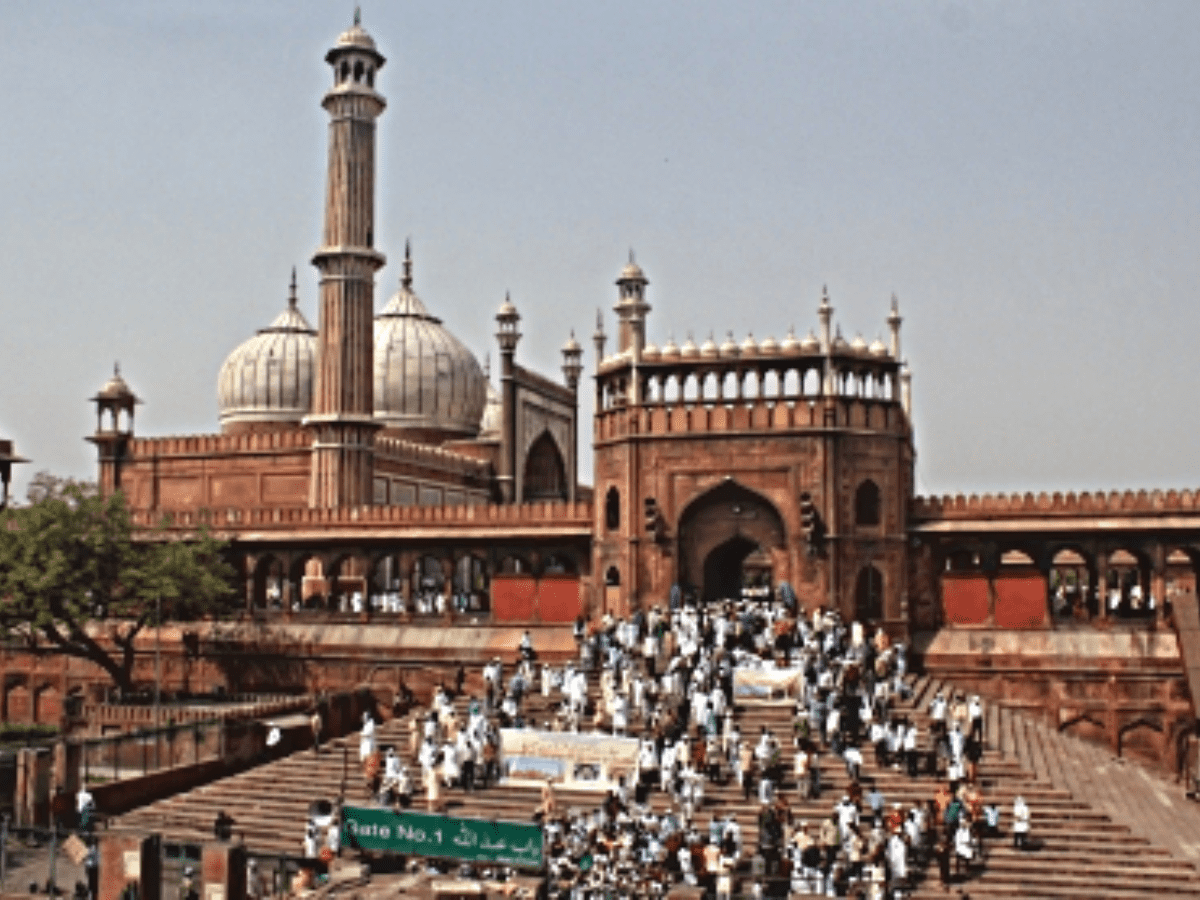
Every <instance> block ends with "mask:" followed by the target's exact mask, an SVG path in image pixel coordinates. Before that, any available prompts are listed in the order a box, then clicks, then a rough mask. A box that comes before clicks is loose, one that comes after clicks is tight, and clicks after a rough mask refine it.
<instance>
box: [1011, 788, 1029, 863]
mask: <svg viewBox="0 0 1200 900" xmlns="http://www.w3.org/2000/svg"><path fill="white" fill-rule="evenodd" d="M1031 818H1032V816H1031V815H1030V813H1029V806H1028V804H1026V803H1025V798H1024V797H1017V799H1016V800H1014V801H1013V846H1014V847H1016V848H1017V849H1018V850H1024V849H1025V847H1026V845H1027V843H1028V841H1029V820H1030V819H1031Z"/></svg>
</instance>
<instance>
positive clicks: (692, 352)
mask: <svg viewBox="0 0 1200 900" xmlns="http://www.w3.org/2000/svg"><path fill="white" fill-rule="evenodd" d="M679 355H680V356H682V357H683V358H684V359H695V358H696V357H697V356H699V355H700V351H699V350H698V349H696V342H695V341H693V340H692V336H691V335H690V334H689V335H688V336H687V340H686V341H684V342H683V346H682V347H681V348H680V350H679Z"/></svg>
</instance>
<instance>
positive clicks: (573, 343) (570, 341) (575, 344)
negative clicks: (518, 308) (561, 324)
mask: <svg viewBox="0 0 1200 900" xmlns="http://www.w3.org/2000/svg"><path fill="white" fill-rule="evenodd" d="M510 305H511V304H510ZM562 352H563V353H582V352H583V348H582V347H580V346H579V341H577V340H575V332H573V331H572V332H571V336H570V337H569V338H567V342H566V343H565V344H563V346H562Z"/></svg>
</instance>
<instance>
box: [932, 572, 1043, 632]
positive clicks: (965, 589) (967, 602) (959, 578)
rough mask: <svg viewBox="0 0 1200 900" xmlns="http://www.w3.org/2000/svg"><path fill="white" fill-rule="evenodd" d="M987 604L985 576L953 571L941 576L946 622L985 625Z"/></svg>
mask: <svg viewBox="0 0 1200 900" xmlns="http://www.w3.org/2000/svg"><path fill="white" fill-rule="evenodd" d="M1043 596H1044V595H1043ZM988 606H989V598H988V581H987V578H986V577H984V576H982V575H975V574H959V573H954V572H947V573H946V574H945V575H943V576H942V614H943V615H944V616H945V619H946V622H947V623H948V624H950V625H986V624H987V621H988Z"/></svg>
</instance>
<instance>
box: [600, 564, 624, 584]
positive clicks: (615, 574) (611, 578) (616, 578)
mask: <svg viewBox="0 0 1200 900" xmlns="http://www.w3.org/2000/svg"><path fill="white" fill-rule="evenodd" d="M604 583H605V584H606V585H608V587H617V586H618V585H620V583H621V572H620V570H618V569H617V567H616V566H609V567H608V571H607V572H605V573H604Z"/></svg>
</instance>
